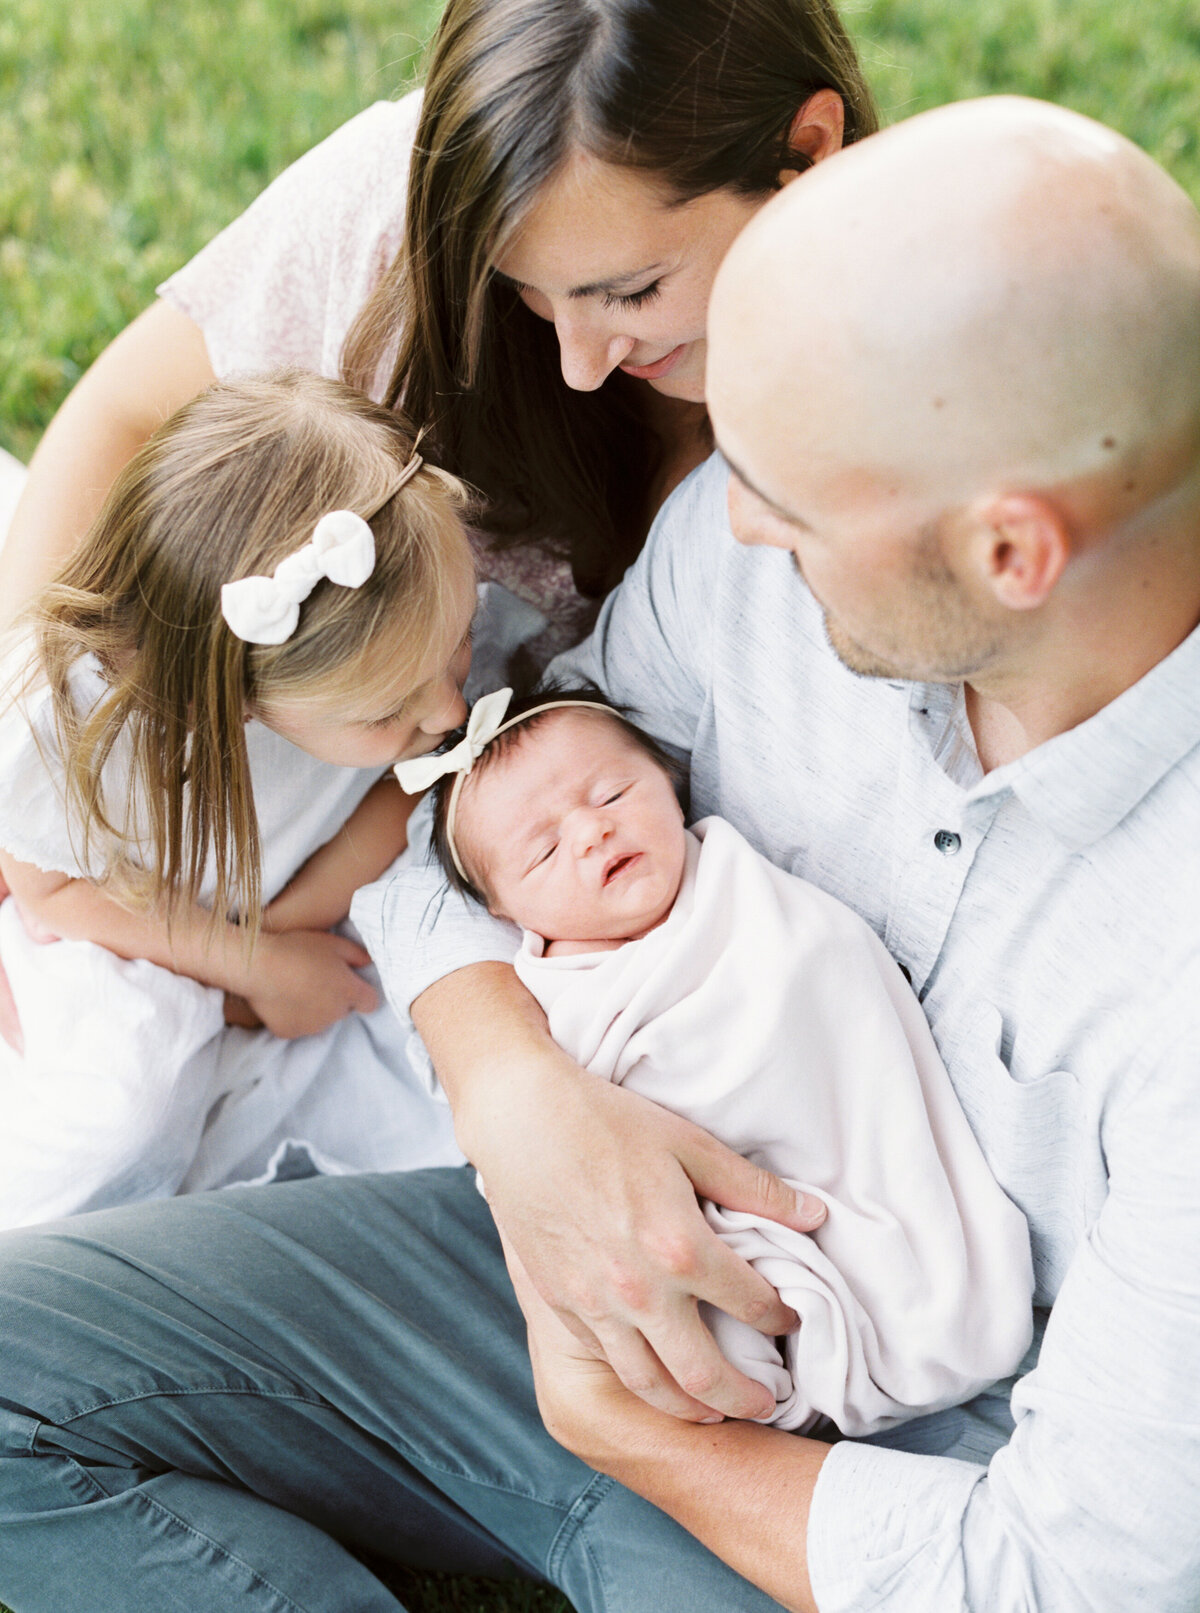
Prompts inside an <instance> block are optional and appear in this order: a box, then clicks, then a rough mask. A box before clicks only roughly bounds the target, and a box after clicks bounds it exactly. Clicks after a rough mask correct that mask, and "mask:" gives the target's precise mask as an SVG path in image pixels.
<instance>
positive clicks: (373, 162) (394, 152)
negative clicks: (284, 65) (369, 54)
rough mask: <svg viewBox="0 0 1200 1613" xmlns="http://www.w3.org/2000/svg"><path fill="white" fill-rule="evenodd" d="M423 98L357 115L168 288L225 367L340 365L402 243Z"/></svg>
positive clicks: (221, 372) (324, 369)
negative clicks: (353, 328) (364, 307)
mask: <svg viewBox="0 0 1200 1613" xmlns="http://www.w3.org/2000/svg"><path fill="white" fill-rule="evenodd" d="M420 104H421V97H420V93H419V92H414V93H413V94H411V95H408V96H406V97H405V98H404V99H403V100H402V101H398V102H392V101H379V102H377V103H376V104H375V105H374V106H370V107H368V108H367V109H366V111H364V112H360V113H359V114H358V116H357V117H354V118H351V119H350V121H349V122H348V123H346V124H343V125H342V127H341V128H340V129H337V130H335V131H334V133H333V134H331V135H330V136H329V137H328V139H326V140H323V141H322V142H321V143H320V145H317V146H314V147H313V149H312V150H311V151H309V152H306V153H305V155H304V156H303V157H301V158H299V159H298V161H296V162H294V163H293V164H292V165H291V167H290V168H287V169H285V170H284V172H283V173H282V174H280V175H279V177H278V178H277V179H276V180H274V181H273V182H272V183H271V184H270V185H268V186H267V188H266V190H265V191H263V193H262V195H261V196H259V197H258V198H257V200H255V201H254V202H252V203H251V205H250V206H249V207H248V208H247V209H246V211H245V212H244V213H243V214H242V215H241V216H240V217H239V218H236V219H235V220H234V221H233V223H232V224H230V225H229V226H228V228H226V229H224V230H222V231H221V233H220V234H219V235H217V236H216V237H215V238H214V239H213V240H212V241H210V242H209V243H208V245H207V246H205V247H203V248H202V249H201V251H200V252H198V253H197V254H196V256H195V257H194V258H192V259H191V261H190V262H189V263H186V264H185V265H184V266H183V268H182V269H180V270H179V271H178V272H177V273H176V274H173V275H172V276H171V277H170V279H168V280H165V281H164V282H163V283H162V285H160V286H159V288H158V294H159V296H161V297H163V298H165V300H166V301H167V302H169V303H171V304H172V306H173V307H175V308H177V309H179V311H180V312H181V313H184V314H187V316H188V317H189V318H190V319H192V320H194V321H195V323H196V324H197V325H199V327H200V329H201V330H202V332H203V333H204V340H205V344H206V346H207V348H208V355H209V359H210V361H211V363H212V366H213V369H214V370H215V371H216V373H217V375H218V376H221V377H224V376H227V375H231V374H235V373H238V372H251V371H257V370H265V369H272V368H276V367H278V366H281V365H288V364H295V365H300V366H302V367H303V368H305V369H310V370H315V371H318V372H319V373H320V374H322V375H328V376H337V375H338V374H339V373H340V367H341V350H342V344H343V342H344V341H345V337H346V333H347V331H348V330H349V328H350V325H351V324H352V322H353V320H354V317H355V315H356V314H357V313H358V311H359V309H360V308H361V307H362V305H363V304H364V302H365V301H366V300H367V297H368V296H369V295H370V293H371V291H372V290H373V289H374V287H375V285H376V284H377V283H378V282H379V280H380V278H381V277H382V275H383V274H384V272H385V271H386V269H387V268H388V266H389V264H390V263H391V262H392V260H393V259H394V257H395V255H396V253H397V251H398V250H399V248H400V244H401V240H402V237H403V232H404V205H405V191H406V187H407V183H408V164H409V158H410V156H411V154H412V142H413V137H414V135H415V133H416V125H417V118H418V116H419V113H420Z"/></svg>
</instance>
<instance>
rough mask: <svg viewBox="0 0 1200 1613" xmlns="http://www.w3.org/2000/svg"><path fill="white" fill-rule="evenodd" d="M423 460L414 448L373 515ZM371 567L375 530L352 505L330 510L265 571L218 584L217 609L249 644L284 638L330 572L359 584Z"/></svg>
mask: <svg viewBox="0 0 1200 1613" xmlns="http://www.w3.org/2000/svg"><path fill="white" fill-rule="evenodd" d="M423 464H424V461H423V460H422V458H421V456H420V454H417V453H414V454H413V456H412V458H411V459H410V460H409V462H408V464H407V465H405V467H404V469H403V470H402V471H401V472H400V475H399V477H398V479H397V481H396V482H395V484H394V485H393V486H392V488H391V489H390V491H389V492H388V494H387V496H386V497H385V498H384V499H383V500H382V501H381V502H380V503H379V504H378V505H377V506H376V507H375V509H374V510H373V511H372V512H371V513H372V515H377V514H378V513H379V511H380V510H381V509H382V508H383V506H384V504H386V503H387V502H388V500H389V499H392V498H394V497H395V496H396V494H397V493H398V492H399V491H400V489H401V488H402V487H403V486H405V484H406V483H407V482H410V481H411V480H412V478H413V477H414V476H415V475H416V474H417V472H418V471H419V470H420V468H421V466H422V465H423ZM374 570H375V534H374V533H373V532H372V531H371V528H370V526H369V525H368V523H367V521H366V520H365V519H364V518H363V517H362V516H361V515H357V514H356V513H355V512H354V511H353V510H331V511H330V512H329V514H328V515H323V516H322V517H321V519H320V520H319V521H318V522H317V524H316V526H315V527H314V528H313V535H312V537H311V538H310V539H309V541H308V542H307V543H305V544H302V545H301V547H300V548H299V549H297V550H296V551H295V553H294V554H289V555H287V556H285V558H284V559H282V560H281V561H280V562H279V564H278V565H277V566H276V567H275V570H274V572H273V573H272V574H271V576H269V577H261V576H260V577H240V578H239V579H238V580H237V581H236V582H227V583H225V584H224V586H223V587H222V589H221V615H222V616H223V617H224V618H225V620H226V622H227V623H228V624H229V628H230V631H231V632H233V633H234V634H236V636H237V637H238V638H240V639H244V640H245V642H246V643H247V644H283V643H284V642H285V641H286V640H287V639H290V638H291V636H292V634H293V633H294V632H295V631H296V627H297V625H298V623H299V621H300V606H301V604H302V603H303V601H304V600H306V599H307V598H308V596H309V594H311V593H312V591H313V589H314V588H315V587H316V586H317V584H318V583H319V582H320V581H321V580H322V578H325V577H328V579H329V581H330V582H335V583H338V584H339V585H340V586H341V587H342V588H361V587H362V585H363V583H365V582H366V580H367V578H368V577H369V576H370V575H371V573H372V572H373V571H374Z"/></svg>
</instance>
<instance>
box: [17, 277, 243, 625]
mask: <svg viewBox="0 0 1200 1613" xmlns="http://www.w3.org/2000/svg"><path fill="white" fill-rule="evenodd" d="M214 379H215V377H214V375H213V370H212V365H211V364H210V363H209V359H208V351H207V349H206V347H205V345H204V337H203V336H202V334H201V332H200V330H199V327H198V326H196V325H195V324H193V322H192V321H191V320H190V319H188V318H187V316H186V315H184V314H181V313H179V312H178V310H176V309H174V308H172V307H171V306H170V305H169V304H168V303H165V302H156V303H155V304H154V305H153V306H152V307H150V308H147V309H146V311H145V312H144V313H142V314H139V315H138V317H137V318H136V319H135V320H134V321H133V323H132V324H131V325H129V326H128V327H127V328H126V329H125V330H124V331H122V332H121V334H120V335H119V336H118V337H117V338H116V339H115V340H114V341H113V342H112V343H110V345H109V346H108V347H106V348H105V350H104V351H103V353H101V355H100V357H99V358H98V359H97V360H96V362H95V363H94V364H93V365H92V367H91V369H90V370H88V372H87V374H86V375H85V376H84V377H83V379H82V380H81V381H80V382H79V383H78V385H77V386H76V387H75V389H74V391H72V392H71V394H70V395H69V396H68V398H67V400H66V402H65V403H64V404H63V406H62V408H61V409H60V410H59V411H58V413H57V414H56V415H55V417H54V419H53V420H52V421H51V422H50V424H49V426H48V427H47V428H46V432H45V435H44V436H43V438H42V440H41V442H40V443H39V444H38V448H37V452H36V453H35V454H34V456H33V460H32V462H31V464H30V467H29V478H28V480H27V482H26V484H25V490H24V492H23V493H22V495H21V499H20V502H19V503H18V505H17V508H16V511H15V512H14V515H13V519H12V525H11V527H10V528H9V533H8V538H7V540H6V542H5V544H4V548H3V551H0V600H2V601H3V604H2V605H0V626H3V625H4V624H5V623H7V622H8V621H11V619H12V618H13V617H14V616H15V615H16V614H17V612H18V611H19V610H20V608H21V607H22V606H23V605H24V604H25V603H26V602H27V601H28V600H29V598H30V597H31V596H32V595H33V594H34V593H36V591H37V590H38V588H40V587H41V586H42V584H43V583H45V582H47V581H48V580H49V579H50V578H51V577H52V576H53V575H54V573H55V572H56V571H57V570H58V568H59V567H60V566H61V565H62V563H63V561H64V560H66V559H67V557H68V556H69V555H70V554H71V553H72V551H73V550H74V548H75V546H76V545H77V544H78V543H79V541H80V539H81V538H82V537H83V535H84V533H85V532H86V531H87V529H88V527H89V526H90V525H91V523H92V522H93V520H94V519H95V518H96V515H97V514H98V513H99V510H100V507H101V505H102V504H103V502H104V499H105V496H106V495H107V493H108V490H109V488H110V487H111V485H112V483H113V480H114V478H115V477H116V475H117V473H118V472H119V471H120V470H121V468H122V467H123V466H124V465H125V464H126V463H127V462H128V461H129V460H130V459H131V458H132V457H133V455H134V454H135V453H136V452H137V450H138V449H139V448H140V447H141V445H142V444H143V443H144V442H145V441H146V439H147V437H149V436H150V435H151V433H152V432H153V431H155V430H156V429H157V428H158V427H159V426H160V425H161V424H162V423H163V421H164V420H165V419H166V418H167V416H168V415H169V414H171V413H173V412H174V410H175V409H177V408H178V407H179V406H180V404H182V403H186V402H187V400H188V399H189V398H191V397H194V396H195V395H196V393H197V392H200V391H202V390H203V389H204V388H205V387H206V386H208V385H209V384H210V383H211V382H212V381H213V380H214Z"/></svg>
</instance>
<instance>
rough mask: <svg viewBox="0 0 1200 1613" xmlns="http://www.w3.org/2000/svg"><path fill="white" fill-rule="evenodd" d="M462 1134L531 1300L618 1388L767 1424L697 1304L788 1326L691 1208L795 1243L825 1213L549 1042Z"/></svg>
mask: <svg viewBox="0 0 1200 1613" xmlns="http://www.w3.org/2000/svg"><path fill="white" fill-rule="evenodd" d="M506 1073H507V1072H506ZM476 1102H478V1103H479V1104H480V1107H478V1108H476V1107H475V1103H476ZM463 1135H464V1136H465V1138H466V1144H465V1151H466V1153H467V1154H468V1156H469V1157H470V1158H472V1159H473V1161H474V1163H475V1164H476V1165H477V1166H478V1167H479V1169H480V1171H481V1172H482V1174H483V1177H484V1180H485V1181H486V1183H487V1189H488V1198H489V1201H490V1203H491V1205H492V1208H493V1210H494V1212H495V1215H496V1219H497V1221H498V1222H499V1223H500V1224H501V1225H503V1227H504V1229H505V1233H506V1235H507V1237H508V1238H509V1239H510V1241H511V1243H512V1245H513V1246H514V1248H515V1249H516V1250H517V1251H518V1252H519V1255H520V1258H521V1260H522V1262H523V1263H524V1267H525V1269H526V1271H527V1272H528V1274H529V1277H530V1280H531V1281H532V1283H533V1285H534V1287H535V1289H536V1290H537V1291H538V1292H539V1293H540V1294H541V1295H542V1296H543V1298H544V1299H545V1300H546V1301H547V1302H548V1303H549V1305H550V1306H552V1308H553V1309H554V1310H555V1311H556V1312H557V1314H558V1317H559V1318H560V1319H561V1321H562V1322H563V1323H564V1324H565V1325H566V1326H567V1327H568V1328H570V1330H571V1331H572V1332H573V1333H574V1334H575V1335H576V1337H577V1338H579V1339H581V1340H583V1341H584V1342H585V1343H586V1344H587V1345H588V1346H589V1348H590V1349H591V1350H593V1351H595V1352H596V1353H597V1354H600V1355H603V1357H604V1358H605V1359H606V1360H607V1361H608V1362H610V1363H611V1365H612V1367H613V1369H614V1371H615V1372H616V1374H617V1376H618V1377H619V1378H620V1380H621V1382H622V1383H624V1384H625V1385H626V1386H627V1387H628V1388H629V1389H631V1390H632V1391H633V1392H634V1393H635V1394H637V1395H639V1396H641V1398H642V1399H643V1400H645V1401H647V1402H648V1403H649V1404H651V1405H653V1406H656V1407H658V1408H659V1409H660V1410H662V1411H668V1412H670V1413H672V1414H673V1415H674V1416H676V1417H683V1418H687V1419H690V1420H692V1421H707V1420H709V1419H710V1418H711V1417H712V1415H713V1413H714V1412H716V1413H720V1414H723V1415H726V1416H730V1417H757V1416H761V1415H763V1414H764V1413H765V1412H768V1411H770V1410H771V1408H772V1406H773V1401H772V1399H771V1396H770V1392H769V1391H768V1390H767V1389H766V1388H764V1386H763V1385H762V1384H760V1383H755V1382H754V1381H753V1380H752V1379H750V1378H747V1377H745V1376H744V1375H743V1374H742V1373H740V1372H738V1371H737V1370H736V1369H735V1368H734V1367H732V1366H731V1365H730V1364H729V1362H728V1361H726V1360H725V1358H724V1357H723V1356H722V1355H721V1353H720V1351H719V1350H718V1348H717V1346H716V1343H715V1342H714V1340H713V1337H712V1334H711V1333H710V1332H709V1331H708V1329H707V1327H705V1325H704V1323H703V1322H702V1321H701V1319H700V1316H699V1313H698V1309H697V1301H698V1300H701V1299H703V1300H707V1301H708V1303H710V1304H712V1305H715V1306H717V1307H718V1308H719V1309H720V1310H723V1311H727V1312H728V1313H729V1314H730V1315H731V1316H735V1317H737V1318H739V1319H740V1320H742V1321H744V1322H748V1323H749V1324H750V1326H751V1327H755V1328H757V1329H758V1330H759V1331H760V1332H762V1333H767V1334H770V1335H775V1334H779V1333H787V1332H790V1331H791V1329H792V1328H793V1327H795V1325H796V1315H795V1313H794V1312H793V1311H792V1310H791V1309H790V1308H789V1307H788V1306H786V1305H785V1304H784V1303H783V1301H782V1300H781V1299H780V1298H779V1296H778V1294H777V1293H776V1292H775V1290H774V1289H773V1288H772V1287H771V1286H770V1284H769V1283H767V1282H766V1281H765V1280H764V1279H763V1278H762V1277H760V1276H759V1275H758V1273H757V1272H755V1271H754V1270H753V1269H752V1268H751V1267H750V1266H749V1265H747V1264H746V1262H745V1261H743V1260H742V1259H740V1258H739V1256H737V1255H735V1254H734V1253H733V1251H732V1250H731V1249H730V1248H729V1247H728V1246H727V1245H726V1244H725V1243H723V1242H722V1241H721V1239H720V1238H718V1237H717V1235H716V1234H715V1233H714V1232H713V1231H712V1230H711V1228H710V1227H709V1226H708V1223H707V1222H706V1221H705V1219H704V1216H703V1214H702V1213H701V1210H700V1207H699V1205H698V1203H697V1194H700V1195H702V1196H703V1197H705V1198H711V1199H714V1200H715V1201H716V1202H717V1203H719V1204H723V1205H726V1206H728V1207H729V1208H730V1209H738V1210H745V1211H749V1212H750V1213H752V1214H757V1215H762V1216H765V1217H767V1218H768V1219H771V1220H776V1221H780V1222H782V1223H783V1224H784V1225H787V1226H791V1227H794V1228H795V1229H796V1230H797V1231H801V1232H810V1231H812V1230H813V1229H814V1228H815V1227H816V1226H818V1225H820V1223H821V1221H823V1220H824V1218H825V1207H824V1205H823V1204H821V1203H820V1201H819V1200H816V1199H809V1200H802V1199H801V1198H800V1196H799V1195H797V1194H796V1193H794V1192H793V1191H792V1189H791V1188H789V1187H787V1186H786V1185H785V1184H784V1183H783V1182H780V1181H779V1180H778V1178H776V1177H774V1176H772V1175H770V1173H769V1172H766V1171H763V1170H760V1169H758V1168H757V1167H755V1166H753V1165H751V1164H749V1163H748V1162H747V1161H746V1160H744V1159H742V1158H741V1157H740V1156H739V1155H737V1154H735V1153H733V1152H732V1151H731V1150H730V1149H728V1148H726V1147H725V1146H724V1145H723V1144H721V1143H719V1142H717V1141H716V1140H715V1138H713V1137H710V1136H709V1135H708V1133H707V1132H704V1131H701V1130H700V1129H699V1127H697V1126H693V1125H691V1124H690V1123H689V1122H688V1121H685V1120H681V1119H680V1118H679V1117H678V1116H676V1115H672V1114H669V1113H667V1111H665V1110H663V1109H660V1108H659V1107H658V1106H657V1105H656V1104H653V1103H650V1102H648V1101H647V1100H646V1099H644V1098H640V1097H638V1096H636V1095H635V1094H633V1093H630V1092H626V1091H625V1090H624V1089H623V1088H622V1087H618V1086H612V1085H610V1083H608V1082H607V1081H602V1080H600V1079H598V1078H597V1077H595V1076H591V1075H588V1074H587V1073H586V1072H585V1071H582V1070H580V1068H579V1066H578V1065H576V1064H575V1063H574V1062H573V1061H572V1060H571V1059H569V1058H568V1057H567V1056H566V1055H565V1054H564V1053H562V1052H561V1051H560V1050H559V1049H558V1048H557V1047H555V1046H554V1044H553V1043H550V1042H547V1045H546V1050H545V1051H544V1052H543V1054H542V1055H541V1057H540V1058H539V1059H538V1060H537V1061H536V1063H535V1064H534V1065H531V1066H525V1067H524V1068H523V1071H522V1073H521V1074H518V1075H516V1076H514V1077H513V1078H512V1079H503V1080H497V1081H496V1082H495V1083H494V1084H493V1085H492V1087H491V1089H490V1094H489V1095H485V1094H484V1093H482V1092H480V1091H479V1090H476V1092H475V1093H474V1094H473V1103H472V1114H471V1117H470V1124H469V1126H468V1127H464V1128H463Z"/></svg>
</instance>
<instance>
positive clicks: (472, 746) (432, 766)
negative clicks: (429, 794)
mask: <svg viewBox="0 0 1200 1613" xmlns="http://www.w3.org/2000/svg"><path fill="white" fill-rule="evenodd" d="M511 699H512V690H511V689H494V690H493V691H492V693H491V694H485V695H484V696H483V698H482V699H481V700H477V701H476V702H475V704H474V705H473V706H472V707H471V716H470V719H469V720H468V722H467V732H466V734H465V735H464V737H463V738H462V739H460V740H459V742H458V744H457V745H455V746H453V747H452V748H451V749H450V750H448V751H443V752H442V754H441V755H440V756H414V757H413V758H412V759H411V761H407V762H397V763H396V765H395V767H394V768H393V769H392V771H393V772H394V773H395V775H396V777H397V778H398V779H399V780H400V788H401V789H402V790H403V791H404V793H405V795H419V794H420V793H421V791H422V790H427V789H428V788H429V786H430V785H431V784H436V783H437V781H438V779H440V778H444V777H445V776H446V774H447V773H461V774H466V773H469V772H470V771H471V769H472V768H473V767H474V766H475V763H476V761H477V760H478V759H479V757H480V756H482V754H483V752H484V751H485V750H486V749H487V748H488V746H489V745H490V744H491V742H492V740H493V739H495V737H496V735H497V734H498V733H499V732H500V730H501V728H502V727H503V726H504V715H505V713H506V712H507V710H508V703H509V701H510V700H511ZM531 715H532V714H531Z"/></svg>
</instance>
